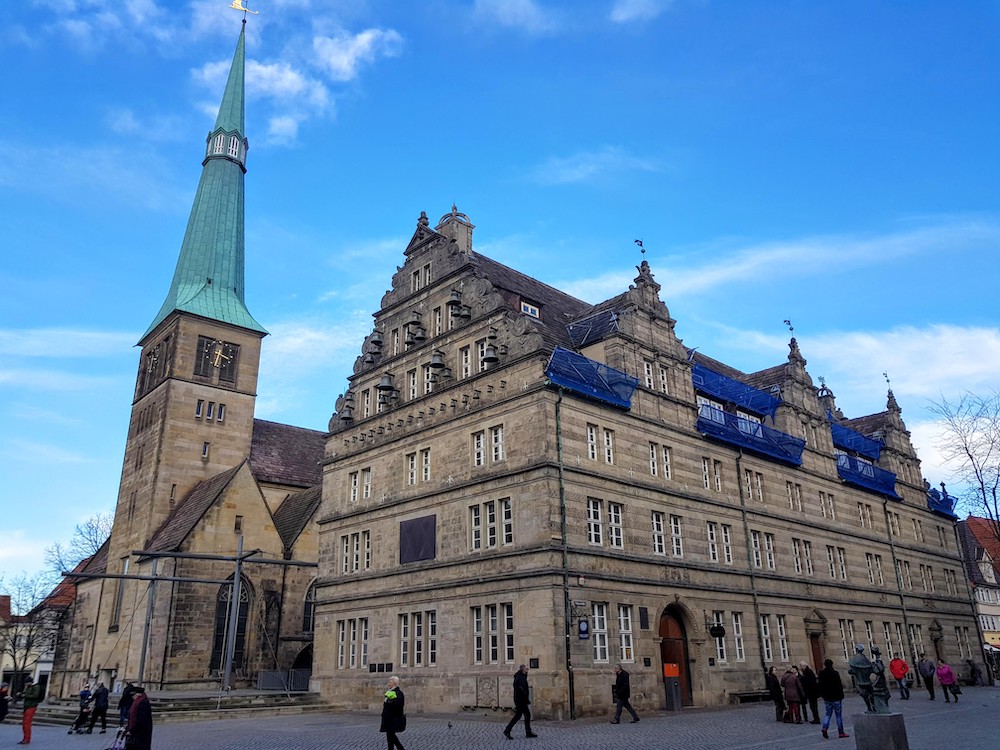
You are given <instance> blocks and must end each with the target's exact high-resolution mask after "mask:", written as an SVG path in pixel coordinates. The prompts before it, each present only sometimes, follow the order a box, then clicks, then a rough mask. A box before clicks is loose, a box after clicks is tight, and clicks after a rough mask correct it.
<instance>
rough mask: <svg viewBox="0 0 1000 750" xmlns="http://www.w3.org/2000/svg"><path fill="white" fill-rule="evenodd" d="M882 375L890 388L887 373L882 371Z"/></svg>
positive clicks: (890, 384)
mask: <svg viewBox="0 0 1000 750" xmlns="http://www.w3.org/2000/svg"><path fill="white" fill-rule="evenodd" d="M882 377H883V378H885V384H886V385H887V386H889V387H890V388H892V383H890V382H889V373H887V372H883V373H882Z"/></svg>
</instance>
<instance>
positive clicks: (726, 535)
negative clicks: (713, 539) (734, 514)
mask: <svg viewBox="0 0 1000 750" xmlns="http://www.w3.org/2000/svg"><path fill="white" fill-rule="evenodd" d="M722 562H724V563H725V564H726V565H732V564H733V527H732V526H730V525H729V524H727V523H724V524H722Z"/></svg>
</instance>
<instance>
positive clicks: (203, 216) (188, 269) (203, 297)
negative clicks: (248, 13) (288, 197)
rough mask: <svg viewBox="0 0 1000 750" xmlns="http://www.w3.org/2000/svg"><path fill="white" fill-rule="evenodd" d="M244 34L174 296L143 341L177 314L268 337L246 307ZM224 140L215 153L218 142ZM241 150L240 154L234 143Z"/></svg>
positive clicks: (186, 239)
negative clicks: (231, 326)
mask: <svg viewBox="0 0 1000 750" xmlns="http://www.w3.org/2000/svg"><path fill="white" fill-rule="evenodd" d="M245 57H246V55H245V33H244V32H243V31H241V32H240V38H239V42H238V43H237V45H236V53H235V55H234V56H233V62H232V66H231V67H230V71H229V80H228V81H227V82H226V90H225V93H224V94H223V97H222V105H221V106H220V107H219V115H218V118H217V120H216V125H215V129H214V130H213V131H212V132H211V133H210V134H209V137H208V144H209V145H208V149H207V156H206V158H205V161H204V162H203V166H202V173H201V180H200V181H199V183H198V191H197V193H196V194H195V198H194V205H193V206H192V207H191V215H190V217H189V218H188V225H187V230H186V231H185V232H184V241H183V242H182V244H181V250H180V255H179V257H178V259H177V266H176V268H175V269H174V277H173V280H172V282H171V284H170V290H169V291H168V292H167V297H166V299H165V300H164V302H163V305H162V307H161V308H160V311H159V312H158V313H157V314H156V317H155V318H153V322H152V323H151V324H150V326H149V328H148V329H147V330H146V333H144V334H143V336H142V339H143V340H144V339H145V338H146V336H148V335H149V334H150V333H152V331H153V330H154V329H155V328H156V327H157V326H158V325H159V324H160V323H162V322H163V321H164V320H165V319H166V318H167V316H169V315H170V314H171V313H172V312H174V311H179V312H187V313H191V314H193V315H199V316H201V317H203V318H208V319H210V320H218V321H221V322H223V323H229V324H231V325H234V326H239V327H240V328H246V329H248V330H251V331H257V332H258V333H261V334H267V330H266V329H265V328H264V327H263V326H262V325H261V324H260V323H258V322H257V321H256V320H254V318H253V316H252V315H251V314H250V311H249V310H247V308H246V304H245V302H244V297H243V295H244V253H245V250H244V236H243V221H244V211H243V199H244V195H243V173H244V172H245V171H246V170H245V168H244V163H245V159H246V148H247V141H246V135H245V134H244V132H243V131H244V124H243V117H244V115H243V113H244V96H245V92H244V80H243V76H244V68H245ZM216 138H219V139H221V141H220V143H221V145H220V146H219V147H216V146H215V145H214V141H215V139H216ZM233 142H236V143H238V145H237V146H236V148H235V150H233V149H232V148H231V143H233Z"/></svg>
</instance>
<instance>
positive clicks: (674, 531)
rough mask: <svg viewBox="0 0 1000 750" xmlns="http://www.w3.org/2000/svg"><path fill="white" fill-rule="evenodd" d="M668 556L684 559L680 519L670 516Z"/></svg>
mask: <svg viewBox="0 0 1000 750" xmlns="http://www.w3.org/2000/svg"><path fill="white" fill-rule="evenodd" d="M670 554H672V555H673V556H674V557H684V540H683V539H682V537H681V517H680V516H674V515H671V516H670Z"/></svg>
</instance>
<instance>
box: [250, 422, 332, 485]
mask: <svg viewBox="0 0 1000 750" xmlns="http://www.w3.org/2000/svg"><path fill="white" fill-rule="evenodd" d="M325 441H326V433H325V432H320V431H318V430H308V429H306V428H304V427H292V426H291V425H287V424H278V423H277V422H268V421H266V420H263V419H255V420H254V421H253V438H252V440H251V442H250V468H251V470H252V471H253V475H254V477H255V478H256V479H257V481H258V482H269V483H273V484H290V485H292V486H295V487H312V486H314V485H317V484H319V483H320V481H321V480H322V477H323V473H322V471H321V469H320V465H319V462H320V461H321V460H322V458H323V448H324V443H325Z"/></svg>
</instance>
